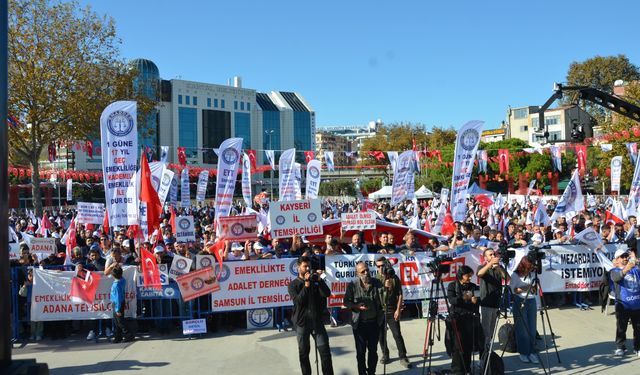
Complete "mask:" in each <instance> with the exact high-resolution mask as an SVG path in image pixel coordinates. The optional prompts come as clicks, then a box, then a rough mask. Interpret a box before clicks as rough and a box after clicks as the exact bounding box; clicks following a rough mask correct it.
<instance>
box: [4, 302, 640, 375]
mask: <svg viewBox="0 0 640 375" xmlns="http://www.w3.org/2000/svg"><path fill="white" fill-rule="evenodd" d="M609 311H610V312H611V309H610V310H609ZM548 312H549V313H548V314H549V319H550V321H551V325H552V328H553V331H554V333H555V336H556V342H557V345H558V354H559V356H560V359H561V362H560V363H559V362H558V359H557V357H556V352H555V349H554V348H553V347H550V348H549V354H548V357H547V354H546V351H543V352H542V353H541V356H542V358H543V361H544V362H545V363H546V362H547V360H548V361H549V362H550V364H551V369H550V373H552V374H581V375H586V374H614V373H622V374H640V370H639V369H638V368H639V367H638V365H639V364H640V359H639V358H637V357H636V356H635V355H634V354H633V351H632V350H629V351H628V352H627V355H626V356H624V357H622V358H620V357H614V355H613V351H614V349H615V345H614V342H613V341H614V336H615V318H614V316H613V315H604V314H602V313H601V312H600V310H599V308H596V310H587V311H582V310H579V309H578V308H575V307H571V308H569V307H565V308H561V309H558V308H555V309H550V310H548ZM545 321H546V319H545ZM401 325H402V332H403V336H404V339H405V343H406V346H407V350H408V353H409V358H410V360H411V362H412V363H413V368H412V369H409V370H407V369H405V368H404V367H402V366H401V365H400V363H399V362H398V358H397V350H396V348H395V343H394V341H393V339H392V338H391V337H389V339H390V340H389V347H390V350H391V356H392V358H391V360H392V362H391V363H390V364H388V365H387V366H386V373H387V374H423V373H426V371H425V372H423V358H422V355H421V354H422V350H423V345H424V338H425V331H426V321H425V320H423V319H419V318H413V319H406V320H403V321H402V323H401ZM441 328H442V333H444V323H442V324H441ZM327 330H328V332H329V337H330V339H329V340H330V345H331V353H332V357H333V364H334V371H335V373H336V374H344V375H346V374H357V367H356V356H355V348H354V339H353V335H352V331H351V327H350V326H341V327H336V328H330V327H329V326H327ZM544 331H545V332H546V333H547V335H546V336H545V337H547V338H548V339H549V337H550V336H549V326H548V324H547V325H546V326H545V329H544ZM538 332H540V334H543V327H542V326H541V324H540V318H538ZM85 337H86V333H84V334H76V335H73V336H71V337H70V338H68V339H65V340H56V341H50V340H46V339H45V340H44V341H41V342H38V343H26V344H25V343H16V344H15V345H14V351H13V356H14V358H17V359H22V358H36V359H37V360H38V362H46V363H47V364H48V365H49V368H50V370H51V373H52V374H60V375H62V374H64V375H74V374H114V375H115V374H131V373H135V374H176V373H191V374H299V373H300V369H299V365H298V355H297V345H296V339H295V334H294V332H291V331H283V332H279V331H278V330H277V329H265V330H235V331H234V332H231V333H228V332H226V331H225V332H223V333H221V332H218V333H210V334H206V335H203V336H200V337H197V338H188V337H184V336H181V335H177V334H175V335H172V336H159V335H156V334H151V335H148V336H142V337H139V338H138V339H137V340H136V341H135V342H133V343H127V344H112V343H109V342H108V340H107V339H104V338H103V339H101V340H99V341H98V342H97V343H96V342H93V341H91V342H88V341H86V340H85ZM628 337H629V340H628V342H627V347H628V348H629V349H632V348H633V344H632V340H631V338H632V337H633V333H632V330H631V328H629V330H628ZM549 342H550V339H549ZM538 345H539V346H540V347H543V348H544V343H543V341H538ZM550 345H551V344H550ZM312 349H313V346H312ZM432 359H433V370H438V371H439V370H443V369H448V368H449V364H450V362H451V359H450V358H449V357H448V356H447V354H446V353H445V351H444V344H443V342H442V341H437V342H436V343H435V345H434V348H433V357H432ZM311 362H312V367H313V368H314V371H313V373H314V374H316V371H315V356H314V354H313V351H312V353H311ZM504 363H505V368H506V372H507V373H511V374H544V373H545V372H544V371H543V369H542V367H541V366H540V365H533V364H531V363H522V362H520V360H519V359H518V356H517V353H505V355H504ZM383 371H384V369H383V366H382V365H378V368H377V373H378V374H382V373H383ZM547 371H548V370H547Z"/></svg>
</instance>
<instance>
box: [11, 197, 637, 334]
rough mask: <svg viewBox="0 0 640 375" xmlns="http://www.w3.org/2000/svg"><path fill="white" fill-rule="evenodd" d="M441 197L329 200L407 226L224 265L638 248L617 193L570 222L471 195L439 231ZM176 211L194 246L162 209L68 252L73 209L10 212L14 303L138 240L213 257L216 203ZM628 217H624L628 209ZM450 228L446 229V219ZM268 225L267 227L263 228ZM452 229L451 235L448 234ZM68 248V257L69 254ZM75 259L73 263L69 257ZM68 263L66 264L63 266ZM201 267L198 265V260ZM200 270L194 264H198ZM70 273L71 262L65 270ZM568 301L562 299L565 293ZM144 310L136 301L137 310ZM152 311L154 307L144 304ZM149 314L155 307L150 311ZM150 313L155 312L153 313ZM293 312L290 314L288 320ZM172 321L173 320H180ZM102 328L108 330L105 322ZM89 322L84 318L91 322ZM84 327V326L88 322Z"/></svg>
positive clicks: (117, 259) (262, 250)
mask: <svg viewBox="0 0 640 375" xmlns="http://www.w3.org/2000/svg"><path fill="white" fill-rule="evenodd" d="M440 204H441V202H440V201H439V199H438V198H437V197H436V198H432V199H420V200H413V201H405V202H403V203H401V204H399V205H397V206H395V207H391V206H390V205H389V203H388V202H387V201H379V202H367V201H364V202H363V201H358V200H353V199H351V200H347V199H345V200H330V199H324V200H323V202H322V211H323V212H322V214H323V218H324V219H325V220H336V219H339V218H340V215H341V214H342V213H346V212H356V211H359V210H361V209H362V207H363V206H365V207H366V208H368V209H372V210H374V211H375V212H376V213H377V215H378V217H379V219H380V220H383V221H387V222H391V223H395V224H399V225H405V226H407V231H406V232H405V233H404V234H403V235H397V233H396V234H395V235H394V233H391V232H390V231H380V232H374V233H373V239H372V240H371V241H365V239H364V236H363V234H362V233H355V234H353V235H350V236H346V235H344V233H341V234H340V235H326V236H325V237H324V239H323V240H321V241H320V242H310V241H308V239H306V238H303V237H298V236H295V237H293V238H286V239H271V238H270V237H269V236H268V234H267V233H266V231H265V233H264V235H260V236H258V237H257V238H256V240H255V241H246V242H244V243H235V242H234V243H230V242H227V243H225V246H224V254H223V258H224V260H225V261H244V260H257V259H277V258H282V257H299V256H302V255H312V254H324V255H336V254H363V253H380V254H394V253H402V254H405V255H412V254H415V253H416V252H427V253H428V254H430V255H435V254H437V253H438V252H447V251H448V250H450V249H452V248H455V247H457V246H460V245H469V246H471V247H474V248H477V249H480V250H483V249H486V248H487V247H488V246H489V244H496V243H497V244H499V245H506V246H509V247H526V246H529V245H532V244H539V243H542V242H552V243H562V244H569V243H573V242H574V238H573V237H574V236H575V234H577V233H579V232H580V231H582V230H583V229H585V228H587V227H592V228H593V229H594V230H595V231H596V232H598V233H600V234H601V236H602V238H603V240H604V242H605V243H626V244H627V245H628V246H629V249H630V250H631V251H633V252H635V250H636V249H637V241H638V238H640V234H639V232H638V227H637V226H636V225H637V221H636V218H635V216H633V215H628V216H626V217H623V218H621V219H622V220H621V222H618V223H612V222H611V221H610V220H609V221H607V220H608V219H610V215H608V214H607V211H612V210H613V207H612V206H615V202H614V201H612V200H611V199H609V200H607V201H604V199H593V201H592V202H590V204H588V207H587V209H586V210H584V211H582V212H580V213H578V214H577V215H576V216H574V217H573V218H572V219H571V220H570V221H569V222H567V221H566V220H565V219H564V217H559V218H558V220H556V221H554V222H552V223H550V224H549V225H544V224H540V223H535V221H534V211H535V209H536V203H535V202H534V200H531V199H529V197H523V196H520V197H518V199H510V198H506V199H503V198H501V197H499V198H497V199H496V201H495V202H492V204H491V205H487V204H486V201H485V200H480V199H473V198H471V199H469V200H468V211H467V212H468V214H467V217H466V219H465V220H464V221H463V222H453V223H452V225H449V228H446V230H445V228H438V212H439V206H440ZM555 204H556V201H553V200H550V201H549V202H547V203H546V204H545V205H543V206H540V207H542V208H543V209H546V211H547V213H548V214H549V215H551V213H552V212H553V210H554V207H555ZM267 210H268V204H267V202H264V201H263V202H256V203H255V204H254V206H253V207H252V208H251V210H249V209H248V208H246V207H243V204H242V203H241V202H239V201H238V202H236V203H235V205H234V207H233V208H232V215H239V214H243V213H246V212H248V211H249V212H253V213H257V214H258V216H260V215H265V213H266V211H267ZM176 212H177V215H181V214H189V215H193V216H194V226H195V234H196V240H195V241H192V242H178V241H176V237H175V235H174V231H173V228H172V227H171V225H170V221H171V214H170V211H169V210H168V209H167V210H165V213H164V216H163V220H162V224H161V226H160V227H161V228H160V232H159V233H156V234H155V235H154V236H152V237H151V239H150V240H149V241H137V240H136V239H135V238H136V233H133V231H132V230H131V228H130V227H112V228H109V229H107V228H103V227H102V226H100V225H84V224H78V225H77V231H76V239H75V244H76V246H75V247H74V248H72V249H70V250H71V251H70V252H68V251H67V249H66V244H65V243H64V242H63V241H62V238H63V236H64V234H65V232H66V231H67V229H68V228H69V225H70V223H71V221H72V220H73V218H74V217H75V212H74V210H72V209H64V208H63V209H54V210H49V211H46V212H45V216H44V217H43V218H36V217H35V215H33V214H32V213H31V212H29V211H15V210H14V211H11V213H10V217H9V221H10V225H11V229H12V230H13V231H14V232H15V236H16V237H17V242H18V244H19V245H18V246H19V258H18V259H15V260H12V265H13V266H14V267H16V268H18V269H19V270H20V271H19V272H18V277H17V279H16V280H15V281H17V285H14V289H15V290H20V293H19V296H18V299H19V304H20V308H19V309H18V311H19V314H20V315H21V316H22V317H25V316H27V315H26V314H27V311H26V310H27V309H26V306H27V305H28V300H29V293H30V283H31V282H32V275H31V272H30V271H29V267H33V266H44V267H63V266H64V265H65V264H66V265H67V267H69V265H72V266H73V267H76V266H78V265H81V266H82V267H83V268H85V269H87V270H91V271H104V270H105V269H108V268H109V267H110V266H112V265H113V264H120V265H125V266H126V265H130V266H138V265H139V263H140V257H139V251H138V249H137V247H138V246H143V247H147V249H148V250H149V251H151V252H153V253H154V255H155V257H156V260H157V263H158V264H168V265H170V264H171V261H172V258H173V256H174V254H180V255H182V256H185V257H188V258H194V257H195V255H197V254H208V253H209V250H210V249H211V246H212V245H213V244H214V243H215V241H216V233H215V229H214V224H213V223H214V209H213V208H212V207H211V206H208V205H204V206H194V207H191V208H188V209H182V208H178V209H176ZM622 216H624V215H622ZM43 221H48V224H47V226H50V228H49V229H47V230H43V226H44V223H43ZM445 225H447V224H446V223H445ZM411 228H415V230H427V231H431V230H433V229H434V228H437V232H438V233H437V234H438V235H433V236H429V240H428V241H426V242H423V243H419V242H418V241H417V239H416V236H415V235H414V231H413V230H412V229H411ZM263 229H264V228H263ZM444 233H446V235H442V234H444ZM32 236H35V237H40V236H47V237H53V238H55V239H56V246H57V248H58V251H57V252H55V253H52V254H51V255H49V256H48V257H43V258H38V257H37V256H35V255H34V254H30V252H29V245H28V243H29V240H30V238H32ZM68 253H69V255H67V254H68ZM67 256H70V260H66V259H65V258H66V257H67ZM65 260H66V262H65ZM194 263H195V262H194ZM194 266H195V265H194ZM68 269H71V268H68ZM567 295H568V296H570V297H571V298H572V299H566V296H567ZM582 297H583V296H582V295H580V294H579V293H572V294H562V295H560V296H558V298H556V301H555V302H556V303H565V302H569V303H572V302H573V303H576V304H578V305H579V306H586V304H584V303H583V302H586V303H587V304H588V300H586V301H583V299H582ZM139 309H140V307H139ZM148 310H149V309H148ZM150 310H153V308H151V309H150ZM147 313H150V312H149V311H147ZM214 315H216V316H215V317H213V318H211V319H210V322H211V323H212V324H213V325H214V326H215V327H216V328H217V327H219V326H226V327H227V328H228V329H229V330H232V329H233V328H234V327H239V326H242V324H244V323H243V321H244V319H242V317H241V316H240V315H239V313H222V314H214ZM289 315H290V314H287V315H286V316H287V317H288V316H289ZM341 315H342V316H343V317H344V316H345V315H344V313H343V314H340V310H339V309H331V311H330V316H329V317H327V318H328V321H329V322H330V323H331V325H332V326H336V325H340V324H342V321H343V320H345V319H341ZM174 323H175V322H174ZM87 324H88V325H89V327H88V331H89V334H88V337H87V338H88V339H94V338H96V337H98V336H99V335H101V334H102V335H111V329H110V327H111V324H110V321H103V322H102V324H98V323H97V322H90V323H87ZM105 326H106V327H105ZM85 327H86V324H85ZM153 328H155V329H157V330H158V331H160V332H161V333H167V332H168V331H169V330H170V329H171V325H168V322H166V321H162V322H156V324H155V327H154V326H146V325H141V326H140V327H139V329H140V330H145V329H153ZM85 329H87V328H85ZM81 330H82V327H80V326H79V324H78V323H77V322H73V323H69V322H46V323H45V324H44V326H43V324H42V322H33V323H31V324H24V325H23V326H21V327H20V331H21V336H23V337H27V335H28V337H30V338H31V339H33V340H36V341H37V340H40V339H42V338H43V337H44V336H49V337H51V338H62V337H66V336H67V335H69V334H70V333H71V332H73V331H81Z"/></svg>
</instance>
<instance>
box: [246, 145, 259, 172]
mask: <svg viewBox="0 0 640 375" xmlns="http://www.w3.org/2000/svg"><path fill="white" fill-rule="evenodd" d="M247 155H249V162H250V163H251V170H252V171H255V170H256V169H258V164H257V163H258V162H257V160H258V158H257V156H256V150H247Z"/></svg>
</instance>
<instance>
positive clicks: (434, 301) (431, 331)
mask: <svg viewBox="0 0 640 375" xmlns="http://www.w3.org/2000/svg"><path fill="white" fill-rule="evenodd" d="M434 276H435V279H434V280H433V281H432V282H431V288H430V290H429V298H428V300H429V311H428V314H427V330H426V332H425V338H424V347H423V356H422V375H425V370H426V371H427V372H426V374H429V375H431V362H432V358H433V345H434V338H435V337H436V333H435V328H434V325H435V324H436V320H437V327H438V335H437V339H438V341H440V320H439V317H438V300H439V299H441V298H444V300H445V304H446V306H447V313H450V309H449V301H448V300H447V297H446V295H445V290H444V283H443V282H442V277H441V276H442V272H439V270H438V271H436V272H434ZM441 293H442V294H441ZM434 294H435V297H434ZM451 324H452V328H453V335H454V339H455V340H456V342H457V344H458V347H459V348H462V343H461V342H460V334H459V332H458V327H457V323H456V321H455V319H452V320H451ZM459 354H460V356H462V351H459ZM427 359H428V363H429V364H428V367H425V365H426V363H427ZM463 362H464V360H463Z"/></svg>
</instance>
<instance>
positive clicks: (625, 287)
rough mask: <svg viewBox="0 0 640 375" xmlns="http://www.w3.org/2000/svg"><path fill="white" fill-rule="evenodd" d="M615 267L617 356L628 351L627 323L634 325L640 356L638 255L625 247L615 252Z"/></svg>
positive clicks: (613, 269) (636, 353) (611, 275)
mask: <svg viewBox="0 0 640 375" xmlns="http://www.w3.org/2000/svg"><path fill="white" fill-rule="evenodd" d="M614 257H615V259H614V262H615V263H614V265H615V268H612V269H611V273H610V277H611V281H613V284H614V287H615V294H616V347H617V349H616V351H615V355H616V356H623V355H624V352H625V351H626V349H627V348H626V341H627V325H628V324H629V320H631V326H632V327H633V349H634V354H635V355H636V356H637V357H640V270H639V269H638V267H636V256H635V254H634V253H633V252H628V251H626V250H623V249H618V250H616V252H615V254H614Z"/></svg>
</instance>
